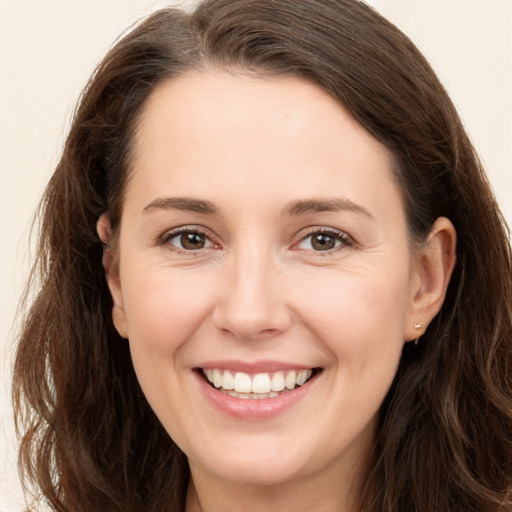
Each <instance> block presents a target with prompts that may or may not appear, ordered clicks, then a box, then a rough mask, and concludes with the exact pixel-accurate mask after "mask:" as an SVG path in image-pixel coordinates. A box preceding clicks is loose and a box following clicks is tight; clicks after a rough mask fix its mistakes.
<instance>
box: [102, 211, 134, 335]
mask: <svg viewBox="0 0 512 512" xmlns="http://www.w3.org/2000/svg"><path fill="white" fill-rule="evenodd" d="M96 231H97V233H98V236H99V237H100V239H101V241H102V242H103V270H104V271H105V278H106V280H107V284H108V288H109V290H110V295H111V296H112V302H113V307H112V320H113V322H114V326H115V328H116V330H117V332H118V333H119V334H120V336H122V337H123V338H127V337H128V329H127V322H126V314H125V311H124V303H123V294H122V290H121V278H120V275H119V255H118V252H117V251H114V249H113V248H112V244H111V242H112V228H111V226H110V218H109V216H108V214H107V213H103V214H102V215H101V216H100V218H99V219H98V222H97V223H96Z"/></svg>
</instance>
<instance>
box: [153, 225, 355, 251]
mask: <svg viewBox="0 0 512 512" xmlns="http://www.w3.org/2000/svg"><path fill="white" fill-rule="evenodd" d="M308 231H309V232H308V233H306V234H302V235H301V237H300V239H299V240H297V241H296V242H294V243H293V246H297V245H298V244H300V243H302V242H305V241H306V240H307V239H308V238H311V237H313V236H314V235H326V236H330V237H332V238H334V239H335V243H338V242H339V245H338V246H335V247H333V248H331V249H326V250H323V251H320V250H318V251H315V250H314V249H297V250H301V251H307V252H313V253H315V255H318V256H326V255H328V254H332V253H333V252H335V251H338V250H340V249H343V248H346V247H351V246H352V245H353V244H354V242H353V240H352V239H351V238H350V237H349V236H348V235H347V234H346V233H344V232H343V231H338V230H335V229H332V228H317V227H314V228H309V230H308ZM185 234H189V235H200V236H204V237H205V239H206V240H207V241H208V242H209V243H210V244H211V246H210V247H201V248H199V249H185V248H180V247H177V246H175V245H173V244H171V243H170V242H171V240H173V239H175V238H178V237H181V236H183V235H185ZM157 245H170V246H171V247H172V248H173V249H172V250H174V251H176V252H178V253H181V254H188V255H191V254H195V253H197V252H199V251H202V250H210V249H217V248H219V244H217V243H215V242H213V241H212V240H211V238H210V237H209V236H208V233H207V232H206V231H205V230H203V229H199V228H197V227H190V228H189V227H186V226H185V227H182V228H179V229H178V230H176V231H171V232H165V233H164V234H163V235H161V236H160V237H159V238H158V240H157Z"/></svg>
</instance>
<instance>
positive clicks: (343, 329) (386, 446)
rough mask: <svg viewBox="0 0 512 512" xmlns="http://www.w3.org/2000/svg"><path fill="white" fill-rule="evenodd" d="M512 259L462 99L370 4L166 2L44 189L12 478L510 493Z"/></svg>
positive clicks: (114, 486)
mask: <svg viewBox="0 0 512 512" xmlns="http://www.w3.org/2000/svg"><path fill="white" fill-rule="evenodd" d="M510 256H511V254H510V247H509V245H508V242H507V236H506V228H505V225H504V222H503V219H502V217H501V214H500V213H499V210H498V207H497V205H496V203H495V201H494V198H493V196H492V193H491V192H490V189H489V185H488V183H487V180H486V178H485V175H484V173H483V171H482V168H481V165H480V163H479V161H478V158H477V157H476V155H475V153H474V150H473V148H472V146H471V144H470V142H469V140H468V138H467V136H466V134H465V132H464V130H463V128H462V125H461V122H460V120H459V118H458V116H457V114H456V112H455V109H454V107H453V105H452V103H451V102H450V100H449V99H448V97H447V95H446V93H445V91H444V90H443V88H442V86H441V85H440V84H439V82H438V80H437V79H436V77H435V76H434V74H433V72H432V70H431V69H430V67H429V66H428V64H427V63H426V62H425V60H424V58H423V57H422V56H421V54H420V53H419V52H418V51H417V50H416V48H415V47H414V46H413V45H412V43H411V42H410V41H409V40H408V39H407V38H406V37H405V36H404V35H403V34H401V33H400V32H399V31H398V30H397V29H396V28H395V27H393V26H392V25H390V24H389V23H388V22H387V21H386V20H384V19H382V18H381V17H380V16H379V15H378V14H377V13H376V12H374V11H373V10H372V9H370V8H369V7H368V6H366V5H365V4H363V3H360V2H357V1H354V0H340V1H330V0H322V1H319V0H305V1H301V2H296V1H292V0H280V1H279V2H276V1H272V0H249V1H247V0H245V1H233V0H230V1H228V0H211V1H207V2H205V3H203V4H201V5H200V6H199V7H198V8H197V9H196V10H195V11H194V12H193V13H191V14H190V15H188V14H185V13H182V12H180V11H176V10H165V11H160V12H157V13H156V14H154V15H153V16H151V17H150V18H148V19H147V20H146V21H144V22H143V23H142V24H141V25H140V26H139V27H138V28H136V29H135V30H134V31H133V32H131V33H130V34H128V35H127V36H126V37H125V38H124V39H122V40H121V41H119V43H118V44H117V45H116V46H115V47H114V48H113V49H112V51H111V52H110V53H109V54H108V55H107V57H106V58H105V59H104V61H103V62H102V63H101V64H100V66H99V68H98V70H97V71H96V73H95V75H94V77H93V79H92V80H91V82H90V84H89V85H88V87H87V89H86V91H85V93H84V95H83V97H82V100H81V103H80V106H79V108H78V110H77V113H76V116H75V119H74V123H73V126H72V128H71V131H70V134H69V137H68V140H67V143H66V147H65V149H64V153H63V156H62V159H61V161H60V163H59V165H58V168H57V170H56V172H55V174H54V176H53V178H52V180H51V182H50V184H49V186H48V189H47V191H46V194H45V198H44V201H43V205H42V231H41V242H40V251H39V260H38V269H39V271H40V272H41V277H42V287H41V289H40V291H39V293H38V295H37V298H36V300H35V301H34V304H33V306H32V308H31V310H30V313H29V314H28V316H27V320H26V322H25V325H24V329H23V332H22V336H21V340H20V344H19V349H18V354H17V360H16V367H15V400H16V406H17V410H18V421H19V428H20V430H21V431H22V432H23V441H22V446H21V452H20V460H21V464H22V466H23V467H24V469H25V475H26V478H27V481H28V483H32V484H35V485H36V487H37V488H39V489H40V492H41V493H42V494H43V496H44V498H45V500H47V501H48V502H49V503H50V504H51V506H52V507H53V508H54V509H56V510H63V511H97V510H105V511H118V510H119V511H121V510H122V511H126V510H129V511H141V510H144V511H153V510H154V511H161V510H176V511H177V510H186V511H187V512H189V511H199V510H203V511H211V510H279V509H283V510H312V509H314V510H325V511H330V510H343V511H353V510H361V511H370V510H371V511H406V510H407V511H410V510H414V511H427V510H428V511H431V510H436V511H438V510H439V511H454V510H460V511H471V510H473V511H484V510H485V511H488V510H511V509H512V499H511V491H512V467H511V466H512V462H511V461H512V457H511V456H512V434H511V432H512V389H511V377H510V375H511V374H510V365H511V363H512V361H511V348H512V332H511V327H512V321H511V320H512V315H511V305H512V297H511V279H510V276H511V257H510Z"/></svg>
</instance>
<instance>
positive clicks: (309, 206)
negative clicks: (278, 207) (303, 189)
mask: <svg viewBox="0 0 512 512" xmlns="http://www.w3.org/2000/svg"><path fill="white" fill-rule="evenodd" d="M340 211H349V212H354V213H360V214H363V215H365V216H366V217H369V218H371V219H373V218H374V217H373V215H372V214H371V213H370V212H369V211H368V210H367V209H366V208H363V207H362V206H360V205H358V204H356V203H354V202H353V201H351V200H350V199H346V198H344V197H343V198H329V199H307V200H302V201H300V200H299V201H293V202H292V203H290V204H289V205H288V206H286V208H285V209H284V210H283V216H296V215H304V214H306V213H311V212H340Z"/></svg>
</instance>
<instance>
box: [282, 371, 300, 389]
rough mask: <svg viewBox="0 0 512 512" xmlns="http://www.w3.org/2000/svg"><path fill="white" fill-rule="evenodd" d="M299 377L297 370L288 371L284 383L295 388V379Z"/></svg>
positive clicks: (288, 387) (289, 387) (287, 386)
mask: <svg viewBox="0 0 512 512" xmlns="http://www.w3.org/2000/svg"><path fill="white" fill-rule="evenodd" d="M296 378H297V373H296V371H295V370H292V371H291V372H288V375H287V376H286V379H284V385H285V386H286V388H287V389H293V388H294V387H295V379H296Z"/></svg>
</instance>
